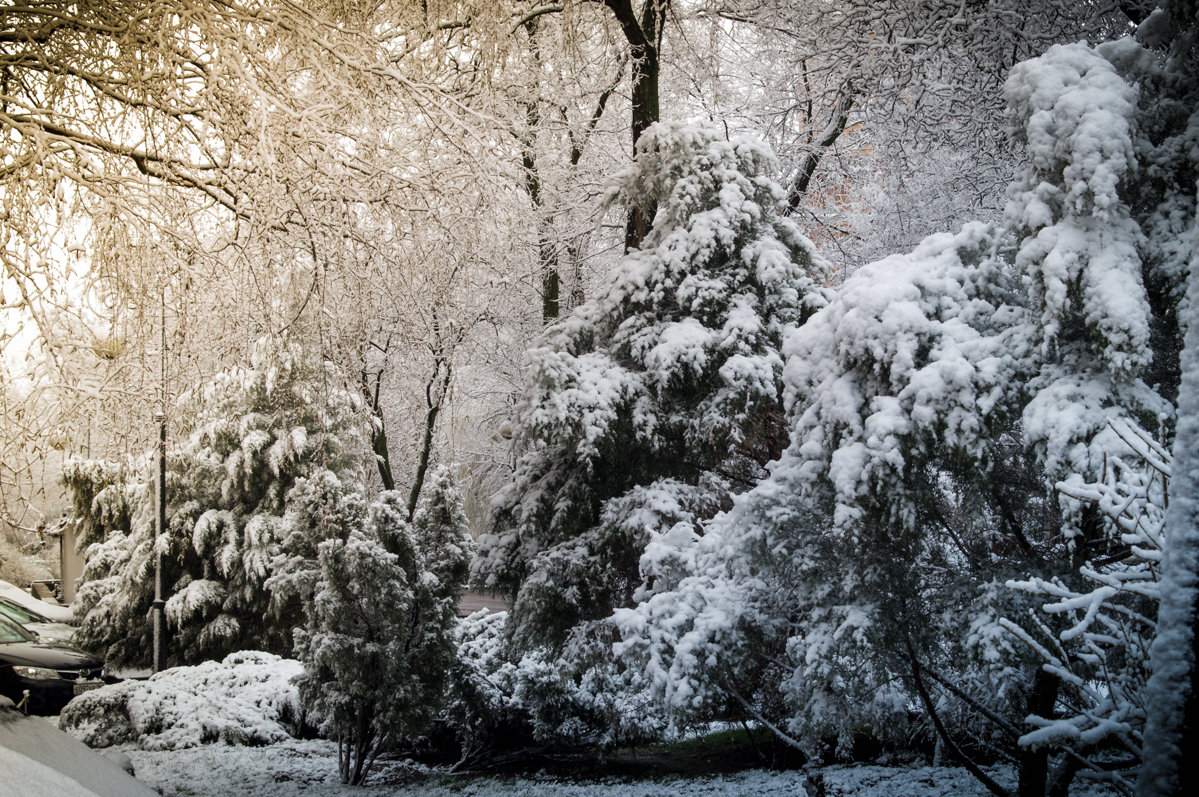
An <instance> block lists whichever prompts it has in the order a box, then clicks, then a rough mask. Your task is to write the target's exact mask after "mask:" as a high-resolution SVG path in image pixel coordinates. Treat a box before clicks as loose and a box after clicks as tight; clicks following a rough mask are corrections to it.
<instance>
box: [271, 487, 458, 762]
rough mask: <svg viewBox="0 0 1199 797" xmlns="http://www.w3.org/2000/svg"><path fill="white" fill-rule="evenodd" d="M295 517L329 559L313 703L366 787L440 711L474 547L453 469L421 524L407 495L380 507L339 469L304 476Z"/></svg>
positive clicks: (310, 683)
mask: <svg viewBox="0 0 1199 797" xmlns="http://www.w3.org/2000/svg"><path fill="white" fill-rule="evenodd" d="M292 503H293V504H294V505H296V506H303V507H304V510H303V511H301V512H295V513H293V514H289V518H290V519H291V520H292V521H293V522H294V523H297V524H299V526H300V528H299V529H297V531H296V533H297V534H301V535H304V536H310V529H311V527H312V526H314V525H319V526H320V527H321V528H322V531H321V533H319V534H318V535H316V536H317V537H319V538H321V541H320V542H319V543H318V544H317V546H316V547H317V567H316V569H315V571H313V572H312V578H313V585H312V589H311V590H309V591H308V592H307V593H306V595H305V599H304V614H305V624H304V627H303V628H302V629H297V631H296V654H297V657H298V658H299V659H300V661H301V662H302V663H303V665H304V673H303V675H301V676H299V677H298V678H297V683H298V685H299V687H300V697H301V700H302V701H303V702H304V704H305V705H306V706H308V707H310V708H312V709H313V710H314V712H315V713H316V714H317V715H318V717H320V719H321V722H322V727H323V728H324V730H325V731H326V732H327V733H329V734H330V735H332V736H334V737H335V738H336V739H337V741H338V748H339V751H340V754H339V762H340V775H341V780H342V782H343V783H350V784H354V785H357V784H360V783H362V781H363V779H364V778H365V777H366V775H367V774H368V773H369V771H370V768H371V766H372V765H373V763H374V761H375V758H376V756H378V754H379V753H380V752H381V751H382V750H383V749H385V748H386V746H387V744H388V742H389V741H391V740H392V739H395V738H399V737H403V736H405V735H408V736H415V735H418V734H419V733H421V732H422V731H423V730H425V728H426V727H427V726H428V724H429V722H430V721H431V719H432V718H433V717H434V716H436V712H437V709H438V708H439V706H440V704H441V700H442V697H443V693H444V685H445V680H446V676H447V674H448V672H449V668H450V666H451V664H452V662H453V659H454V652H455V646H454V639H453V629H454V622H455V618H456V614H455V607H456V603H457V598H458V593H459V592H460V591H461V588H462V584H463V582H464V581H465V579H466V574H467V564H468V562H469V557H470V553H471V544H470V538H469V536H468V534H467V526H466V517H465V515H464V514H463V512H462V501H461V498H460V497H459V496H458V493H457V490H456V489H455V487H454V485H453V482H452V480H451V478H450V475H449V471H448V470H446V469H444V468H443V469H440V470H439V471H438V472H437V473H435V474H434V476H433V478H432V480H431V482H430V483H429V484H428V485H427V489H426V490H425V491H424V494H423V496H422V498H421V502H420V504H419V506H418V508H417V511H416V514H415V516H414V519H413V523H412V525H411V526H409V524H408V523H407V522H406V521H405V520H404V512H403V508H404V504H403V502H402V499H401V497H400V495H399V494H398V493H395V492H388V493H385V494H384V495H383V496H382V497H381V498H380V499H379V500H378V501H375V502H372V503H370V504H369V505H368V504H367V503H366V501H365V500H364V499H363V498H362V496H361V495H360V494H358V493H356V492H352V491H349V490H347V489H346V488H344V487H343V486H342V485H341V483H340V482H338V480H337V478H336V477H335V476H334V475H333V474H331V473H328V472H325V473H320V474H317V475H316V476H314V477H313V478H311V479H308V480H301V481H300V482H299V483H298V484H297V485H296V487H295V489H294V490H293V493H292Z"/></svg>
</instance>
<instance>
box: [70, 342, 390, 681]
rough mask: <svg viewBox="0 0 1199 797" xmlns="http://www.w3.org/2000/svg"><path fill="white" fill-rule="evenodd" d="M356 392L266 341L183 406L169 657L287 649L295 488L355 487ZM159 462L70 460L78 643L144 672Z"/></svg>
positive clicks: (172, 460) (168, 549)
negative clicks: (321, 479) (277, 587)
mask: <svg viewBox="0 0 1199 797" xmlns="http://www.w3.org/2000/svg"><path fill="white" fill-rule="evenodd" d="M358 409H359V402H358V399H357V397H356V396H355V395H353V394H352V393H350V392H348V391H346V390H344V389H342V388H341V387H339V386H338V382H337V381H336V379H335V376H334V375H333V374H331V373H329V372H328V371H327V370H326V369H325V368H324V367H323V366H322V365H320V364H315V365H314V364H313V358H312V357H311V355H310V354H309V353H308V352H306V351H305V350H304V348H302V347H301V346H300V345H298V344H297V343H295V342H294V341H268V340H262V341H259V343H258V344H257V346H256V348H255V351H254V354H253V356H252V358H251V362H250V364H249V365H248V366H246V367H237V368H232V369H230V370H227V371H224V372H221V373H219V374H217V375H216V376H215V377H213V378H212V379H211V380H209V381H208V382H206V383H204V384H202V385H200V386H198V387H196V388H195V389H194V390H191V391H189V392H188V393H187V394H185V395H184V396H182V397H181V398H180V400H179V402H178V404H177V407H176V409H175V413H176V415H177V417H178V418H180V420H181V425H182V426H183V432H184V434H185V435H186V436H185V437H184V438H183V440H182V442H181V443H180V444H178V445H176V446H174V447H173V448H171V449H170V450H169V451H168V454H167V528H166V534H165V536H164V538H163V539H161V540H159V542H158V545H159V546H160V548H161V550H162V551H163V561H164V586H165V593H166V597H167V604H166V614H167V626H168V631H169V636H170V642H169V645H168V654H169V655H168V661H169V662H170V663H172V664H180V663H184V664H193V663H198V662H200V661H203V660H205V659H207V658H216V659H220V658H223V657H224V656H225V655H226V654H228V653H230V652H233V651H237V650H247V649H249V650H265V651H269V652H272V653H279V654H282V655H288V654H290V653H291V638H290V628H291V625H292V624H293V622H294V620H295V618H296V616H297V614H298V603H296V602H295V601H294V600H281V599H280V598H275V599H272V596H271V593H270V592H269V591H268V590H267V589H266V586H265V585H266V581H267V579H268V578H269V577H270V576H271V575H272V574H273V573H274V572H275V570H276V567H277V566H279V567H285V566H286V565H287V564H288V563H289V562H291V561H292V560H293V559H294V558H295V557H297V556H299V557H301V558H304V557H314V556H315V550H312V551H306V550H305V551H301V550H298V549H296V548H295V544H298V543H299V542H300V541H301V540H302V537H296V536H295V535H291V534H289V533H288V530H287V528H286V526H285V524H284V515H285V514H286V510H287V505H288V499H287V496H288V493H289V491H290V490H291V488H292V486H293V485H294V484H295V482H296V480H297V479H299V478H302V477H304V476H307V475H309V474H311V473H313V472H315V471H318V470H331V471H333V472H335V473H338V474H339V475H341V476H342V477H343V478H350V477H355V478H361V475H362V473H363V457H362V452H364V451H366V450H367V448H366V445H365V443H364V442H363V439H364V438H363V434H362V429H361V427H360V422H359V419H358ZM152 459H153V458H152V455H150V454H147V455H145V456H143V457H141V458H139V459H136V460H133V461H128V462H121V463H111V462H101V461H89V460H80V459H76V460H72V461H70V462H68V463H67V465H66V467H65V471H64V481H65V483H66V485H67V488H68V490H69V491H70V494H71V496H72V500H73V509H74V518H75V522H76V523H78V524H79V526H80V530H81V534H80V539H81V544H82V545H84V546H86V552H85V554H86V564H85V568H84V572H83V578H82V582H83V583H82V585H81V587H80V590H79V598H78V604H77V607H76V610H77V612H78V614H79V615H80V616H81V618H82V626H81V628H80V630H79V636H78V639H79V641H80V642H81V644H83V645H85V646H87V647H89V648H91V649H94V650H100V651H106V652H107V658H108V660H109V661H110V662H112V663H113V664H124V665H133V666H145V665H146V664H148V660H149V656H150V651H151V649H152V646H151V644H150V639H149V636H150V630H149V623H148V621H147V615H148V613H149V611H150V604H151V602H152V600H153V597H154V572H153V546H154V496H153V487H152V477H151V474H152V473H153V467H152Z"/></svg>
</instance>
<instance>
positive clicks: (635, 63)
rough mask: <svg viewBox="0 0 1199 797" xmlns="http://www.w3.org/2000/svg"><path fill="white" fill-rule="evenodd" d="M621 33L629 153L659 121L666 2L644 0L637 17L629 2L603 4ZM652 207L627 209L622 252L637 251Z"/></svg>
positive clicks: (619, 0)
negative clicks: (628, 73) (628, 88)
mask: <svg viewBox="0 0 1199 797" xmlns="http://www.w3.org/2000/svg"><path fill="white" fill-rule="evenodd" d="M604 5H606V6H607V7H608V8H609V9H610V10H611V11H612V14H613V15H614V16H615V17H616V21H617V22H618V23H619V24H620V29H621V32H623V33H624V36H625V40H626V41H627V42H628V43H629V55H630V56H631V58H632V68H633V74H632V112H633V118H632V131H633V151H634V153H636V150H637V140H638V139H640V138H641V134H642V133H644V132H645V130H646V128H648V127H649V126H650V125H652V124H653V123H654V122H657V121H658V120H659V119H661V117H662V112H661V107H660V104H659V92H658V77H659V74H660V73H661V48H662V27H663V25H664V23H665V22H666V12H667V10H668V9H669V8H670V0H644V4H643V5H642V7H641V13H640V14H638V13H637V12H636V11H635V10H634V9H633V4H632V0H604ZM656 210H657V209H656V208H655V207H653V206H648V207H639V208H630V209H629V219H628V222H627V224H626V225H625V238H624V242H625V251H626V252H628V251H632V250H633V249H638V248H640V247H641V242H642V241H643V240H645V236H646V234H647V233H648V232H649V228H650V225H651V224H652V223H653V220H654V213H655V212H656Z"/></svg>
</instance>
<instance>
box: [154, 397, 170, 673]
mask: <svg viewBox="0 0 1199 797" xmlns="http://www.w3.org/2000/svg"><path fill="white" fill-rule="evenodd" d="M154 420H155V421H156V422H157V423H158V485H157V489H156V490H155V492H156V493H157V496H156V498H157V499H158V500H157V503H158V506H157V510H158V511H157V513H156V517H155V519H154V603H153V604H151V606H152V608H151V614H152V619H153V632H154V652H153V655H154V665H153V666H154V672H161V671H162V668H163V665H164V664H165V663H166V661H165V659H166V643H167V640H166V602H165V601H164V600H163V599H162V548H161V544H162V541H163V540H164V539H165V536H166V532H167V420H166V415H164V414H163V412H162V411H161V410H159V411H158V412H156V413H154Z"/></svg>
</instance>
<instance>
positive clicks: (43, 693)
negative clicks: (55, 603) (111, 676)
mask: <svg viewBox="0 0 1199 797" xmlns="http://www.w3.org/2000/svg"><path fill="white" fill-rule="evenodd" d="M103 675H104V662H103V661H102V660H100V659H99V658H97V657H95V656H93V655H91V654H90V653H85V652H83V651H82V650H79V649H78V648H75V647H71V646H70V645H64V644H62V643H57V644H56V643H52V642H46V641H44V640H42V639H39V638H38V637H37V636H36V635H35V634H34V633H33V632H31V631H27V630H25V628H23V627H22V626H21V625H20V624H19V623H14V622H13V621H12V620H10V619H8V617H6V616H3V615H0V695H4V696H5V697H7V698H8V699H10V700H12V701H13V702H14V703H16V704H17V705H18V706H20V707H21V709H22V710H23V711H25V713H27V714H56V713H58V712H59V711H61V710H62V707H63V706H65V705H66V704H67V703H69V702H70V700H71V698H73V697H75V695H78V694H82V693H83V692H86V691H88V690H90V689H95V688H97V687H99V686H102V685H103V684H104V679H103ZM26 691H28V692H29V700H28V702H26V703H24V704H23V703H22V701H23V700H24V698H25V692H26Z"/></svg>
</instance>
